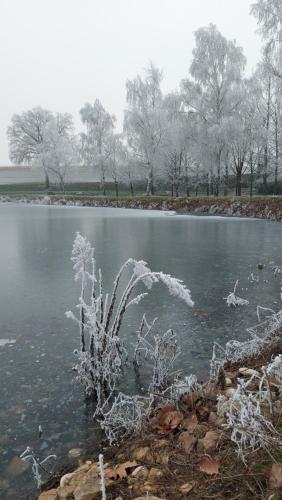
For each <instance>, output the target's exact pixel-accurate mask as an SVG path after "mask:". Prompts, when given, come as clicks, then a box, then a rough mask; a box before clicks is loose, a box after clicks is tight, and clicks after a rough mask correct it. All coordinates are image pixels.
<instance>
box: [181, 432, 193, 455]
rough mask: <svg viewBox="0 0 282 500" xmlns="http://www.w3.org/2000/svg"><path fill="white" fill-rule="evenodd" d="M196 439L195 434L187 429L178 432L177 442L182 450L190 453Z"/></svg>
mask: <svg viewBox="0 0 282 500" xmlns="http://www.w3.org/2000/svg"><path fill="white" fill-rule="evenodd" d="M196 441H197V439H196V438H195V436H193V434H190V433H189V432H188V431H185V432H182V433H181V434H180V436H179V439H178V444H179V445H180V447H181V448H182V449H183V450H184V451H186V452H187V453H190V451H191V450H192V449H193V447H194V445H195V443H196Z"/></svg>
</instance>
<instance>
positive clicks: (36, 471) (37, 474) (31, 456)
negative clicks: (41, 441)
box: [20, 446, 57, 488]
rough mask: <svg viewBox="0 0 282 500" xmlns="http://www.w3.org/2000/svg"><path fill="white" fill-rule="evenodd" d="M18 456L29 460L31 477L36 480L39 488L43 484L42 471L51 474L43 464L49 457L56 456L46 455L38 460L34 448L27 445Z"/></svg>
mask: <svg viewBox="0 0 282 500" xmlns="http://www.w3.org/2000/svg"><path fill="white" fill-rule="evenodd" d="M20 458H21V459H22V460H23V461H24V462H31V464H32V473H33V477H34V479H35V481H36V484H37V488H39V487H40V486H41V485H42V484H43V480H42V472H43V473H45V474H47V475H50V474H51V473H50V472H48V471H47V470H46V469H45V467H43V465H44V464H45V463H46V462H48V461H49V460H51V459H52V460H56V459H57V456H56V455H48V457H46V458H44V460H40V459H39V458H38V457H36V456H35V453H34V450H33V449H32V448H30V447H29V446H27V448H26V449H25V451H24V452H23V453H22V454H21V455H20Z"/></svg>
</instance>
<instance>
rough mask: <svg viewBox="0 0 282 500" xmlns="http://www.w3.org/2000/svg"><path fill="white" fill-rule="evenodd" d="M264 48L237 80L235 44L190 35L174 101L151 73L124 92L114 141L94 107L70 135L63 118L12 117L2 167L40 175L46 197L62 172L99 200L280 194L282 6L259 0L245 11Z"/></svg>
mask: <svg viewBox="0 0 282 500" xmlns="http://www.w3.org/2000/svg"><path fill="white" fill-rule="evenodd" d="M251 13H252V15H254V16H255V17H256V19H257V22H258V29H259V32H260V34H261V37H262V40H263V50H262V57H261V61H260V62H259V64H258V65H257V67H256V69H255V71H254V73H253V74H252V75H251V76H250V77H248V78H247V77H246V76H245V67H246V58H245V56H244V53H243V50H242V48H241V47H239V46H238V45H237V43H236V41H235V40H228V39H226V38H225V37H224V36H223V35H222V34H221V33H220V32H219V30H218V29H217V27H216V26H215V25H213V24H210V25H209V26H208V27H203V28H200V29H198V30H197V31H196V32H195V47H194V49H193V52H192V63H191V66H190V69H189V74H188V76H187V77H186V78H184V79H183V80H182V81H181V82H180V84H179V87H178V89H177V90H176V91H174V92H171V93H168V94H164V93H163V92H162V78H163V74H162V71H161V70H160V69H159V68H157V67H156V66H155V65H154V64H153V63H150V64H149V66H148V67H147V68H146V69H145V71H144V73H143V74H141V75H137V76H136V78H134V79H132V80H128V81H127V82H126V109H125V112H124V121H123V132H122V133H117V132H116V118H115V116H113V115H111V114H110V113H109V112H108V111H107V110H106V109H105V108H104V106H103V105H102V103H101V102H100V101H99V99H96V100H95V101H94V103H93V104H90V103H86V104H85V105H84V106H83V107H82V108H81V110H80V117H81V123H82V126H83V128H84V130H83V132H81V133H79V134H75V133H74V125H73V118H72V116H71V115H70V114H68V113H52V112H50V111H48V110H45V109H42V108H41V107H36V108H34V109H31V110H28V111H26V112H23V113H22V114H15V115H14V116H13V117H12V120H11V124H10V126H9V127H8V131H7V134H8V141H9V149H10V159H11V161H13V162H15V163H16V164H19V165H20V164H31V165H37V166H39V167H41V168H42V169H43V171H44V174H45V184H46V188H49V185H50V177H51V176H53V177H54V176H55V177H56V178H57V180H58V182H59V184H60V186H61V188H62V190H64V183H65V179H66V176H67V173H68V171H69V170H70V169H71V168H72V167H73V166H74V165H87V166H88V167H91V168H93V174H94V172H95V177H96V178H97V176H98V177H99V180H100V189H101V191H102V193H103V194H106V185H107V182H113V183H114V185H115V191H116V195H117V196H118V192H119V191H118V190H119V185H120V183H121V182H122V183H126V184H127V185H128V187H129V189H130V192H131V194H132V195H134V183H135V182H136V181H146V193H147V194H148V195H153V194H155V192H156V189H157V187H158V186H159V184H160V183H163V184H165V185H166V186H167V187H168V189H169V193H170V194H171V195H172V196H176V197H177V196H179V195H180V194H181V193H182V194H185V195H187V196H189V194H190V190H191V187H193V190H194V192H196V194H197V193H198V192H199V191H201V192H202V191H203V190H204V192H205V193H206V194H207V195H215V196H219V194H224V195H227V194H228V191H229V188H230V182H231V181H232V183H233V184H234V187H235V194H236V195H237V196H240V195H241V193H242V180H243V178H247V179H248V185H249V193H250V195H251V196H252V194H253V192H254V187H255V183H258V182H259V184H260V186H261V189H262V190H263V191H264V192H267V190H268V188H269V185H270V184H271V185H272V187H273V192H274V193H278V191H279V175H280V173H281V155H282V136H281V120H282V110H281V85H282V0H258V1H256V2H255V3H254V4H253V5H252V8H251Z"/></svg>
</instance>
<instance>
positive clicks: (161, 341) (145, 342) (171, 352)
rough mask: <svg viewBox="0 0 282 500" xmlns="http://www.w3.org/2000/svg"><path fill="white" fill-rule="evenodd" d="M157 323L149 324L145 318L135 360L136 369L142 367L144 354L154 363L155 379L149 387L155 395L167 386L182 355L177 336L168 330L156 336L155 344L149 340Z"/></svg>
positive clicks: (138, 339)
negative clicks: (141, 360)
mask: <svg viewBox="0 0 282 500" xmlns="http://www.w3.org/2000/svg"><path fill="white" fill-rule="evenodd" d="M155 322H156V320H154V321H153V322H152V323H151V324H149V323H148V322H147V320H146V316H145V315H144V316H143V318H142V321H141V326H140V329H139V331H138V338H137V344H136V347H135V352H134V360H133V363H134V365H135V367H136V368H138V367H139V366H140V359H141V355H142V354H143V356H144V358H145V359H149V360H151V361H152V362H153V378H152V382H151V384H150V387H149V391H150V392H153V393H154V392H157V391H161V390H163V389H164V388H165V387H166V386H167V384H168V380H169V377H170V376H171V375H172V373H171V370H172V368H173V365H174V362H175V360H176V358H177V357H178V356H179V354H180V349H179V347H178V345H177V339H176V335H175V334H174V332H173V331H172V330H167V332H165V333H164V334H163V335H155V336H154V338H153V342H152V340H150V339H148V336H149V334H150V333H151V331H152V328H153V326H154V324H155Z"/></svg>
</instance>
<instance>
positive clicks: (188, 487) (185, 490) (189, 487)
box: [180, 483, 193, 494]
mask: <svg viewBox="0 0 282 500" xmlns="http://www.w3.org/2000/svg"><path fill="white" fill-rule="evenodd" d="M192 489H193V484H191V483H185V484H183V485H182V486H180V493H186V494H187V493H190V491H192Z"/></svg>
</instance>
